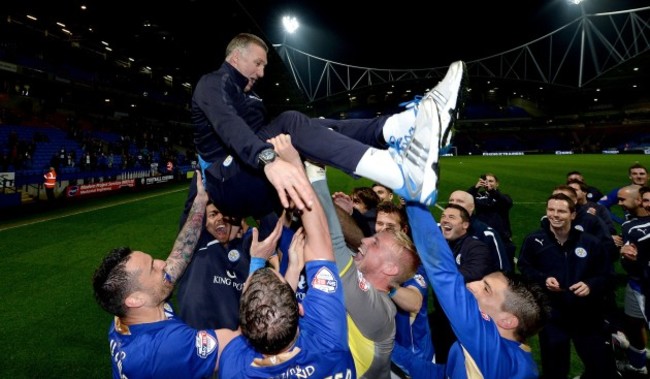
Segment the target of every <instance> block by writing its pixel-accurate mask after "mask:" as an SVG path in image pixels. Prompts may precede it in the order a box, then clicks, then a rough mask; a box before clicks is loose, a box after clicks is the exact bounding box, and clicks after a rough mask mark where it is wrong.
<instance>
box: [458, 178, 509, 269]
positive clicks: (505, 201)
mask: <svg viewBox="0 0 650 379" xmlns="http://www.w3.org/2000/svg"><path fill="white" fill-rule="evenodd" d="M467 192H469V193H470V194H471V195H472V196H473V197H474V204H475V206H476V210H475V213H476V218H478V219H479V220H481V221H483V222H484V223H486V224H488V225H489V226H490V227H491V228H492V229H494V230H496V231H497V232H498V233H499V237H501V241H503V244H504V246H505V248H506V252H507V254H508V257H509V260H510V262H514V261H515V250H517V248H516V246H515V244H514V243H513V242H512V228H511V227H510V209H512V199H511V198H510V196H509V195H506V194H504V193H502V192H501V191H500V190H499V178H497V177H496V175H494V174H492V173H489V172H488V173H485V174H483V175H481V176H480V177H479V179H478V181H477V182H476V184H475V185H474V186H472V187H470V188H469V189H468V190H467Z"/></svg>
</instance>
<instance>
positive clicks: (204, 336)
mask: <svg viewBox="0 0 650 379" xmlns="http://www.w3.org/2000/svg"><path fill="white" fill-rule="evenodd" d="M195 345H196V355H198V356H199V357H201V358H203V359H205V358H207V357H208V356H209V355H210V354H212V352H213V351H214V350H215V349H216V348H217V346H219V342H217V339H216V338H214V337H213V336H212V335H211V334H210V333H208V332H207V331H205V330H199V331H198V332H197V333H196V341H195Z"/></svg>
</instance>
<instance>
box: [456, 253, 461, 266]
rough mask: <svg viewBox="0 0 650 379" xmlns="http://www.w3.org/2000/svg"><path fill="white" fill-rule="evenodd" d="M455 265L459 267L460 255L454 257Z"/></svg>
mask: <svg viewBox="0 0 650 379" xmlns="http://www.w3.org/2000/svg"><path fill="white" fill-rule="evenodd" d="M456 264H457V265H458V266H460V254H458V255H457V256H456Z"/></svg>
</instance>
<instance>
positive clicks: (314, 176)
mask: <svg viewBox="0 0 650 379" xmlns="http://www.w3.org/2000/svg"><path fill="white" fill-rule="evenodd" d="M304 164H305V171H306V172H307V178H309V182H310V183H314V182H317V181H319V180H325V178H326V177H327V176H326V174H325V167H321V166H318V165H315V164H313V163H311V162H309V161H305V162H304Z"/></svg>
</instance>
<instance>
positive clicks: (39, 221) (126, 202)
mask: <svg viewBox="0 0 650 379" xmlns="http://www.w3.org/2000/svg"><path fill="white" fill-rule="evenodd" d="M186 190H187V188H182V189H176V190H173V191H167V192H161V193H157V194H155V195H148V196H142V197H138V198H134V199H131V200H124V201H120V202H116V203H111V204H107V205H102V206H97V207H92V208H87V209H83V210H81V211H77V212H73V213H66V214H63V215H57V216H52V217H47V218H42V219H38V220H34V221H30V222H26V223H22V224H17V225H12V226H6V227H4V228H0V232H4V231H5V230H10V229H16V228H22V227H23V226H30V225H35V224H40V223H42V222H47V221H53V220H59V219H62V218H66V217H70V216H76V215H79V214H83V213H88V212H94V211H98V210H101V209H106V208H111V207H115V206H118V205H124V204H129V203H134V202H136V201H141V200H146V199H151V198H153V197H158V196H162V195H168V194H170V193H174V192H179V191H186Z"/></svg>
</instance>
